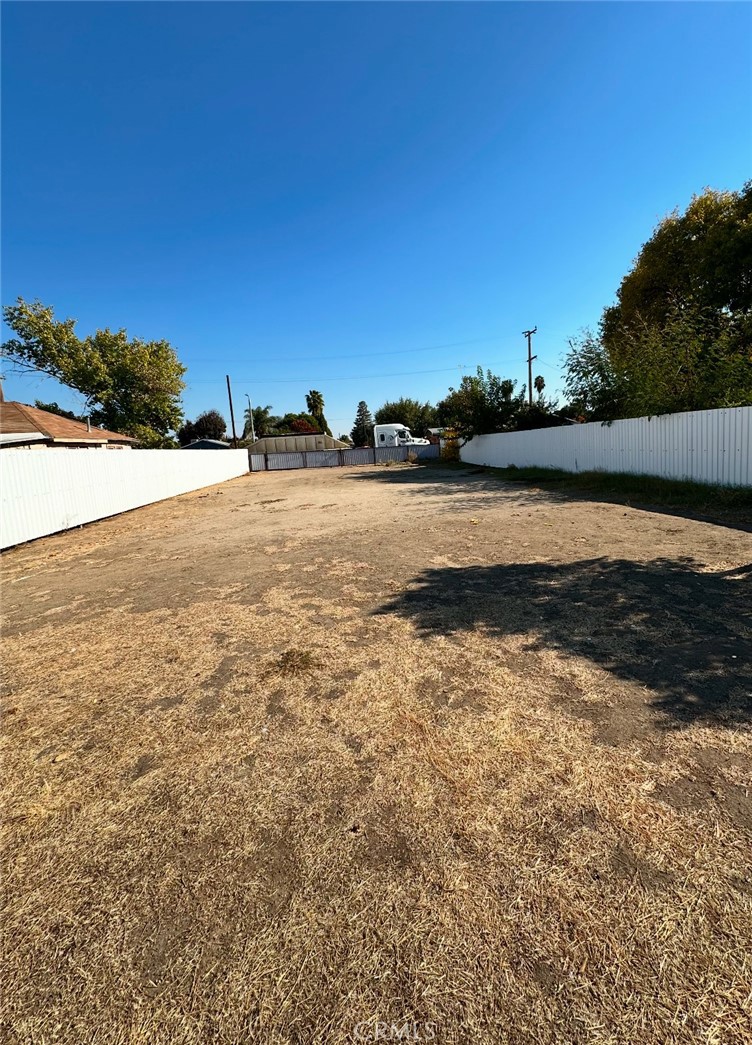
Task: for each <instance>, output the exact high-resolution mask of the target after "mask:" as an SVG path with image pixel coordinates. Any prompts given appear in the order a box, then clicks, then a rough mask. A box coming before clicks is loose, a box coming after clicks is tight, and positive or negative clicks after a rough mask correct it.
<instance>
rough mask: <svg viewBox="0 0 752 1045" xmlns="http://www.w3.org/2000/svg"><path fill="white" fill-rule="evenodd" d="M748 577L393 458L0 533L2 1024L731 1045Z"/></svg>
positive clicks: (748, 782)
mask: <svg viewBox="0 0 752 1045" xmlns="http://www.w3.org/2000/svg"><path fill="white" fill-rule="evenodd" d="M750 560H752V539H751V538H750V535H749V534H748V533H745V532H743V531H741V530H736V529H733V528H730V527H726V526H721V525H712V524H710V523H707V522H699V521H693V520H689V519H685V518H682V517H680V516H678V515H676V516H673V515H669V514H656V513H653V512H650V511H642V510H637V509H634V508H628V507H624V506H622V505H614V504H606V503H597V502H583V501H577V500H573V499H567V498H566V497H562V496H558V497H557V496H555V495H552V494H548V493H539V492H534V491H529V490H528V491H525V490H520V489H518V488H514V487H511V486H505V485H504V484H501V483H499V482H497V481H496V480H492V479H489V478H488V477H485V476H482V475H474V474H472V473H467V472H446V471H442V470H441V469H437V468H436V469H431V468H420V467H411V466H405V467H399V466H398V467H395V468H384V469H375V468H362V469H353V470H351V471H345V470H332V471H331V472H329V471H325V470H321V471H315V472H303V471H299V472H288V473H276V474H261V475H254V476H250V477H247V478H242V479H238V480H234V481H233V482H230V483H227V484H225V485H223V486H221V487H215V488H211V489H209V490H206V491H203V492H200V493H196V494H191V495H187V496H185V497H181V498H177V499H175V500H171V501H168V502H164V503H162V504H159V505H155V506H152V507H150V508H145V509H141V510H139V511H136V512H133V513H131V514H129V515H126V516H120V517H118V518H115V519H112V520H107V521H103V522H101V523H98V524H95V525H92V526H90V527H87V528H85V529H83V530H81V531H77V532H72V533H67V534H61V535H59V536H55V537H51V538H47V539H44V540H41V541H38V542H36V543H34V544H32V545H28V546H25V547H22V548H18V549H16V550H14V551H11V552H9V553H6V554H5V555H4V556H3V567H4V585H3V621H4V646H5V658H4V661H5V685H4V697H3V705H4V729H3V737H2V743H3V776H4V780H3V800H4V807H5V818H4V839H3V852H4V856H5V876H4V896H3V903H4V909H3V911H4V913H3V927H4V930H5V938H4V948H5V974H4V992H3V995H4V996H3V1005H4V1024H3V1027H4V1030H3V1037H4V1040H5V1041H8V1042H11V1041H14V1042H24V1043H26V1042H29V1043H39V1045H41V1043H48V1042H65V1043H75V1045H84V1043H108V1045H109V1043H139V1045H141V1043H143V1045H146V1043H148V1045H162V1043H164V1045H168V1043H169V1045H194V1043H196V1045H198V1043H202V1045H203V1043H207V1042H222V1043H233V1045H239V1043H241V1042H270V1043H282V1042H289V1043H298V1042H300V1043H303V1042H305V1043H324V1042H340V1041H343V1042H344V1041H358V1040H377V1039H378V1040H399V1039H398V1038H397V1036H396V1035H397V1033H400V1034H402V1035H403V1037H402V1040H434V1041H437V1042H442V1043H444V1042H452V1043H463V1045H464V1043H468V1042H473V1043H475V1042H478V1043H481V1042H482V1043H489V1045H490V1043H494V1045H495V1043H504V1042H509V1043H562V1042H567V1043H580V1042H582V1043H585V1042H587V1043H594V1045H605V1043H614V1045H615V1043H624V1042H629V1043H630V1045H636V1043H656V1045H657V1043H661V1045H665V1043H672V1042H676V1043H679V1042H682V1043H685V1042H706V1043H712V1045H716V1043H718V1045H720V1043H736V1042H740V1043H741V1042H749V1041H750V1039H751V1038H752V1022H751V1014H750V1004H751V1000H752V997H751V987H750V985H751V984H752V960H751V958H750V954H751V953H752V951H751V944H752V877H751V876H750V863H751V861H750V855H751V853H752V845H751V843H752V809H751V804H750V787H751V786H752V776H751V773H750V770H751V767H752V729H751V723H752V707H751V705H750V689H751V687H752V679H751V678H750V672H751V669H750V664H751V663H752V656H751V655H750V650H751V646H750V620H749V610H750V605H751V604H752V599H750V592H749V576H750V574H749V570H748V569H747V570H745V569H744V567H745V566H746V565H747V564H749V562H750ZM406 1026H407V1032H406V1031H405V1028H406ZM408 1033H409V1035H410V1037H409V1038H408Z"/></svg>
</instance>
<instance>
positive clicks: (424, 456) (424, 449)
mask: <svg viewBox="0 0 752 1045" xmlns="http://www.w3.org/2000/svg"><path fill="white" fill-rule="evenodd" d="M409 449H410V450H414V451H415V453H416V454H417V455H418V460H419V461H431V460H433V459H434V458H436V459H438V458H439V457H440V456H441V447H440V446H439V444H438V443H429V445H428V446H411V447H409Z"/></svg>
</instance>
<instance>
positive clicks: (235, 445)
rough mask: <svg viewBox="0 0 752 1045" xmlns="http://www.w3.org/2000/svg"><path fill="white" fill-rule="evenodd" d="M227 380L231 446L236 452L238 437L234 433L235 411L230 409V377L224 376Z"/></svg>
mask: <svg viewBox="0 0 752 1045" xmlns="http://www.w3.org/2000/svg"><path fill="white" fill-rule="evenodd" d="M225 377H226V378H227V398H228V399H229V400H230V421H231V422H232V445H233V446H234V447H235V449H236V450H237V448H238V437H237V435H236V433H235V411H234V410H233V408H232V389H231V388H230V375H229V374H225Z"/></svg>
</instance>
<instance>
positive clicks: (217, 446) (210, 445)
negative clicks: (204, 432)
mask: <svg viewBox="0 0 752 1045" xmlns="http://www.w3.org/2000/svg"><path fill="white" fill-rule="evenodd" d="M202 448H204V449H209V450H229V449H230V444H229V443H227V442H225V440H224V439H194V440H193V441H192V442H190V443H186V444H185V446H182V447H181V450H197V449H198V450H200V449H202Z"/></svg>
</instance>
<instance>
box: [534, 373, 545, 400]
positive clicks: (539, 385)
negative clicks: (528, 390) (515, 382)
mask: <svg viewBox="0 0 752 1045" xmlns="http://www.w3.org/2000/svg"><path fill="white" fill-rule="evenodd" d="M545 387H546V382H545V381H544V380H543V378H542V377H541V375H540V374H538V376H537V377H536V379H535V381H533V388H534V389H535V391H536V392H537V393H538V395H539V396H541V395H543V389H544V388H545Z"/></svg>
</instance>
